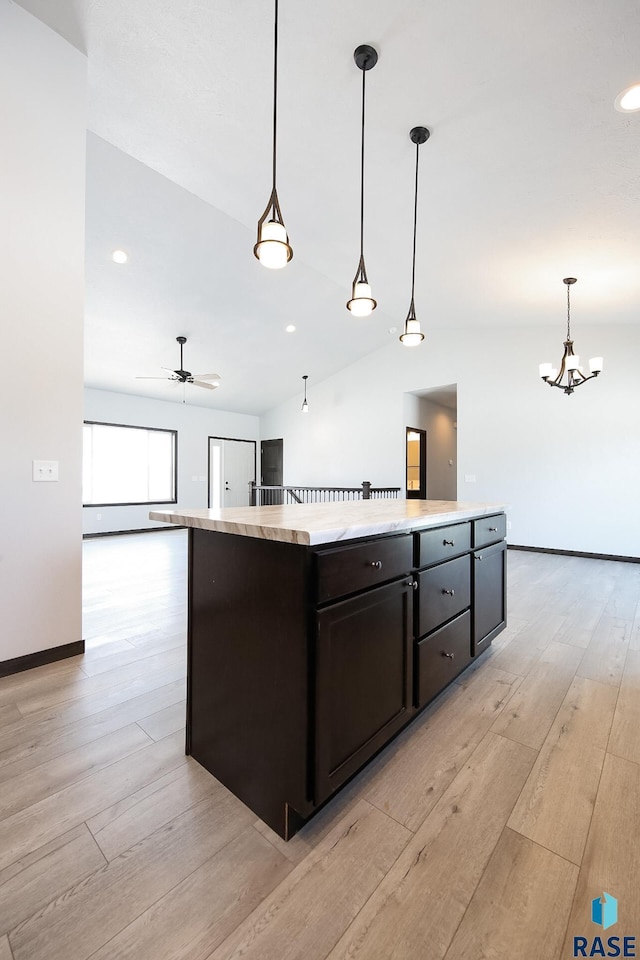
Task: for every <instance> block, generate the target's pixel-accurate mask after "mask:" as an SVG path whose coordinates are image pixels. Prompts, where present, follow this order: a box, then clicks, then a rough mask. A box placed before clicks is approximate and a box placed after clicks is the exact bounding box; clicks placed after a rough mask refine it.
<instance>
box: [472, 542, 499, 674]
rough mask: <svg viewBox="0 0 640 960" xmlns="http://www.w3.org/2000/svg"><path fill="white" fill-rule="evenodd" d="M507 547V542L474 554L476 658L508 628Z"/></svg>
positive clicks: (474, 637)
mask: <svg viewBox="0 0 640 960" xmlns="http://www.w3.org/2000/svg"><path fill="white" fill-rule="evenodd" d="M506 591H507V545H506V543H505V542H504V541H502V542H501V543H494V544H493V545H492V546H489V547H483V548H482V549H480V550H476V551H474V553H473V649H472V653H473V654H474V656H475V655H476V654H478V653H481V652H482V651H483V650H484V649H485V648H486V647H488V646H489V644H490V643H491V641H492V640H493V638H494V637H495V636H497V634H498V633H500V631H501V630H503V629H504V627H505V626H506V621H507V610H506V606H507V604H506Z"/></svg>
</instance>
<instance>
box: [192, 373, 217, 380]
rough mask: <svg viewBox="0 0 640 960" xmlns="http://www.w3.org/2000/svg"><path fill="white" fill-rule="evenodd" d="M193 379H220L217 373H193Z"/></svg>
mask: <svg viewBox="0 0 640 960" xmlns="http://www.w3.org/2000/svg"><path fill="white" fill-rule="evenodd" d="M193 379H194V380H221V379H222V378H221V376H220V374H219V373H194V375H193Z"/></svg>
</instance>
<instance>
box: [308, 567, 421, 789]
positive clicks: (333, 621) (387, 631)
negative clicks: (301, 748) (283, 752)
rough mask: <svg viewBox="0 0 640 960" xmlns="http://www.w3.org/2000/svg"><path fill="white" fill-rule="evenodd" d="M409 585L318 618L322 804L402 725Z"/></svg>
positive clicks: (408, 678) (318, 785)
mask: <svg viewBox="0 0 640 960" xmlns="http://www.w3.org/2000/svg"><path fill="white" fill-rule="evenodd" d="M412 606H413V590H412V581H411V580H404V581H399V582H396V583H391V584H388V585H387V586H384V587H378V588H376V589H374V590H370V591H368V592H367V593H364V594H361V595H360V596H358V597H353V598H352V599H351V600H346V601H344V602H342V603H336V604H334V605H333V606H331V607H327V608H326V609H325V610H323V611H322V612H321V613H319V614H318V617H317V635H316V688H315V696H316V700H315V706H316V715H315V750H316V755H315V790H314V799H315V802H316V803H320V802H321V801H322V800H324V799H325V798H326V797H328V796H329V795H330V794H331V793H332V792H333V791H334V790H336V789H337V788H338V787H339V786H340V785H341V784H342V783H344V782H345V780H347V779H348V778H349V777H350V776H351V775H352V774H353V773H355V772H356V770H358V769H359V768H360V767H361V766H363V764H365V763H366V761H367V760H369V758H370V757H372V756H373V754H374V753H376V752H377V751H378V750H379V749H380V748H381V747H382V746H384V744H385V743H386V742H387V741H388V740H390V739H391V737H392V736H393V735H394V734H395V733H396V732H397V731H398V730H399V729H400V728H401V727H402V726H403V725H404V724H405V723H406V722H407V720H408V719H409V716H410V713H411V712H412V707H411V688H412V658H411V646H412V636H411V623H412V619H413V616H412V613H413V611H412Z"/></svg>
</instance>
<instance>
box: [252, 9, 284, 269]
mask: <svg viewBox="0 0 640 960" xmlns="http://www.w3.org/2000/svg"><path fill="white" fill-rule="evenodd" d="M274 2H275V17H274V39H273V150H272V174H273V179H272V187H271V195H270V196H269V200H268V203H267V206H266V207H265V209H264V213H263V214H262V216H261V217H260V219H259V220H258V239H257V241H256V245H255V246H254V248H253V253H254V256H256V257H257V258H258V260H259V261H260V263H261V264H262V265H263V266H265V267H269V269H271V270H279V269H281V268H282V267H285V266H286V265H287V264H288V263H289V260H291V258H292V257H293V248H292V247H291V244H290V243H289V235H288V234H287V230H286V227H285V225H284V218H283V216H282V211H281V210H280V201H279V200H278V191H277V189H276V161H277V137H278V0H274Z"/></svg>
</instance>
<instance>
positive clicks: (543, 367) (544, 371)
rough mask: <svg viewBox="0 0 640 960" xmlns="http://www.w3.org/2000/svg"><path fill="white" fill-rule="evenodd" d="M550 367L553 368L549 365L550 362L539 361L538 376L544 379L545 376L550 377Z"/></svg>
mask: <svg viewBox="0 0 640 960" xmlns="http://www.w3.org/2000/svg"><path fill="white" fill-rule="evenodd" d="M552 369H553V367H552V366H551V364H550V363H541V364H540V367H539V370H540V376H541V377H542V378H543V379H544V378H545V377H550V376H551V371H552Z"/></svg>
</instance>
